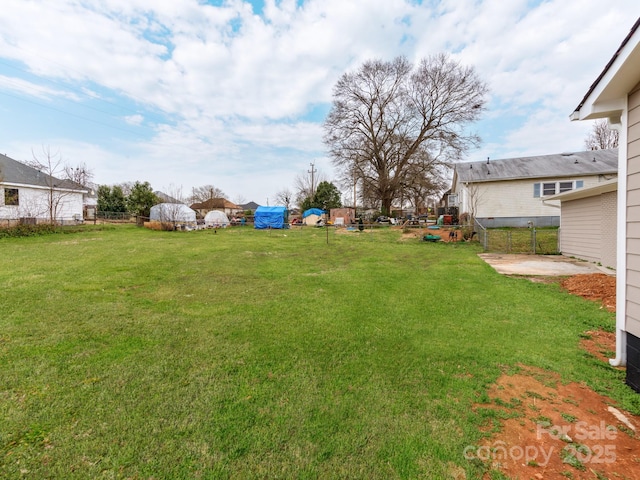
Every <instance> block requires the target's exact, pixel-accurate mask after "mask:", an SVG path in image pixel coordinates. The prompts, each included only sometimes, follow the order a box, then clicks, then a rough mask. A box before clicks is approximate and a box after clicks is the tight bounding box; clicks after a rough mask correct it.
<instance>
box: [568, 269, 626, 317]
mask: <svg viewBox="0 0 640 480" xmlns="http://www.w3.org/2000/svg"><path fill="white" fill-rule="evenodd" d="M560 285H561V286H562V288H564V289H565V290H566V291H568V292H569V293H572V294H574V295H580V296H581V297H584V298H588V299H589V300H594V301H599V302H602V307H603V308H606V309H607V310H609V311H610V312H615V311H616V277H614V276H611V275H605V274H604V273H592V274H586V275H573V276H572V277H569V278H567V279H565V280H563V281H562V282H560Z"/></svg>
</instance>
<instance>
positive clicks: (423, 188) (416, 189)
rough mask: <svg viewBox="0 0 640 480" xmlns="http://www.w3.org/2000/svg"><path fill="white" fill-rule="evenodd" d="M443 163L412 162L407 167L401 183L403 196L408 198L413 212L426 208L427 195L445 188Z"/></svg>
mask: <svg viewBox="0 0 640 480" xmlns="http://www.w3.org/2000/svg"><path fill="white" fill-rule="evenodd" d="M445 167H446V166H445V165H438V164H437V163H435V162H434V163H429V162H420V163H414V164H412V165H410V166H409V167H408V168H407V172H406V173H407V178H406V179H405V181H404V182H403V184H402V189H403V192H402V193H403V196H404V197H405V198H407V199H408V200H409V202H410V203H411V205H412V206H413V208H414V210H415V213H416V214H420V213H421V212H422V211H424V210H426V207H427V201H428V199H429V197H432V196H434V195H437V194H439V193H440V192H442V191H443V190H444V189H445V188H446V184H447V181H446V179H445V175H444V173H445V172H444V168H445Z"/></svg>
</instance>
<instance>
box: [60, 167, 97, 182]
mask: <svg viewBox="0 0 640 480" xmlns="http://www.w3.org/2000/svg"><path fill="white" fill-rule="evenodd" d="M62 171H63V176H64V178H66V179H67V180H71V181H72V182H74V183H77V184H78V185H81V186H83V187H92V182H93V172H92V171H91V170H90V169H89V167H87V164H86V163H84V162H82V163H80V164H78V165H76V166H74V165H70V164H65V165H64V167H63V168H62Z"/></svg>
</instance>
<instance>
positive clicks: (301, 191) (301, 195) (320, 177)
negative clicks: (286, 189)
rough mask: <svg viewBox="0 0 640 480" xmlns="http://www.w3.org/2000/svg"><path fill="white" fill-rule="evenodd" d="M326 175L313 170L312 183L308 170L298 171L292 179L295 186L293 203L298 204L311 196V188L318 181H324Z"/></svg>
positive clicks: (317, 183)
mask: <svg viewBox="0 0 640 480" xmlns="http://www.w3.org/2000/svg"><path fill="white" fill-rule="evenodd" d="M326 181H327V177H326V175H325V174H324V173H322V172H318V171H317V170H314V177H313V184H312V183H311V182H312V178H311V175H310V174H309V173H308V172H305V173H299V174H298V175H296V177H295V178H294V180H293V184H294V188H295V196H294V197H295V203H296V204H297V205H298V206H300V205H302V202H304V201H305V200H306V199H307V198H311V197H313V190H314V188H313V187H314V186H315V185H319V184H320V182H326Z"/></svg>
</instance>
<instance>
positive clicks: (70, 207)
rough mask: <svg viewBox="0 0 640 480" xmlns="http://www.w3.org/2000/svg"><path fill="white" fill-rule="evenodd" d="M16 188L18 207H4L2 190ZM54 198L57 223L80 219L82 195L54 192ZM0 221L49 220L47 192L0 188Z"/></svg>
mask: <svg viewBox="0 0 640 480" xmlns="http://www.w3.org/2000/svg"><path fill="white" fill-rule="evenodd" d="M5 188H17V189H18V194H19V205H17V206H5V205H4V189H5ZM54 195H55V197H56V200H55V203H57V207H56V212H55V213H56V220H57V221H59V222H70V221H73V220H74V219H76V218H82V213H83V195H82V193H78V192H69V191H63V192H58V191H55V192H54ZM0 198H1V199H2V203H0V219H2V220H18V219H19V218H23V217H31V218H36V219H38V221H41V222H42V221H48V220H49V191H48V190H47V189H44V188H31V187H17V186H7V185H4V186H2V187H0Z"/></svg>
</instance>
